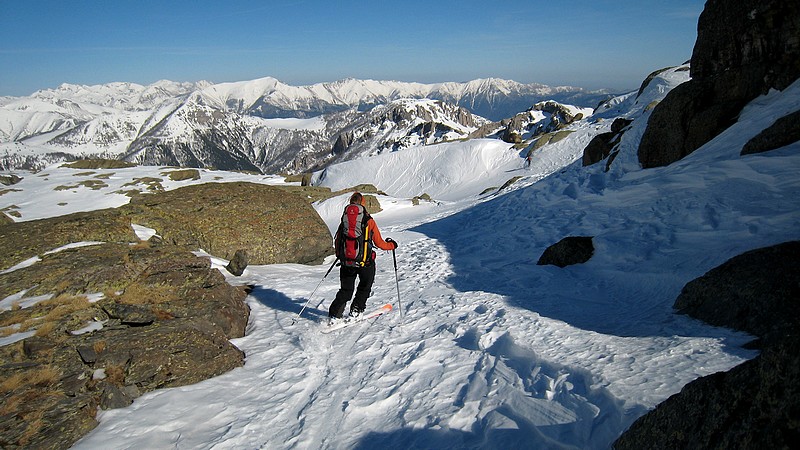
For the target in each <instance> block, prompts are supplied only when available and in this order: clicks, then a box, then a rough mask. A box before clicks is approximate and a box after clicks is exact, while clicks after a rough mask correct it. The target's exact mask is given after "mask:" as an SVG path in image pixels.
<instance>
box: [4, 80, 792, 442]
mask: <svg viewBox="0 0 800 450" xmlns="http://www.w3.org/2000/svg"><path fill="white" fill-rule="evenodd" d="M674 73H675V74H677V73H678V72H674ZM667 75H669V74H667ZM665 76H666V75H665ZM676 76H677V75H676ZM682 76H685V74H684V75H682ZM651 84H652V83H651ZM658 85H659V83H656V84H655V86H658ZM643 95H644V94H643ZM640 101H641V104H642V105H646V104H649V103H650V99H647V98H645V99H641V98H640ZM798 104H800V82H798V83H795V85H793V86H792V87H790V88H788V89H787V90H786V91H785V92H783V93H771V94H770V95H767V96H764V97H762V98H759V99H757V100H756V101H754V102H753V103H752V104H751V105H750V106H748V107H747V108H745V110H744V111H743V112H742V114H741V115H740V118H739V122H738V123H737V124H735V125H734V126H732V127H731V128H730V129H729V130H727V131H726V132H725V133H723V134H722V135H721V136H720V137H718V138H717V139H715V140H713V141H711V142H710V143H709V144H707V145H706V146H704V147H703V148H702V149H700V150H698V151H697V152H695V153H693V154H692V155H689V156H688V157H687V158H685V159H684V160H681V161H679V162H677V163H674V164H673V165H670V166H668V167H665V168H660V169H649V170H641V169H639V168H638V164H637V163H636V148H637V144H638V141H637V139H638V138H639V137H640V136H641V133H642V130H643V129H644V126H645V125H646V117H642V118H639V120H637V121H635V122H634V124H633V125H632V128H631V129H630V130H629V131H628V132H627V133H626V134H625V136H624V137H623V139H622V144H621V150H620V155H619V156H618V157H617V159H616V160H615V163H614V165H613V166H612V168H611V170H610V171H608V172H605V171H604V170H603V167H602V165H596V166H592V167H589V168H582V167H580V163H577V164H572V165H570V164H571V162H573V161H576V160H578V159H579V158H580V149H581V148H582V146H581V144H582V143H583V142H585V140H586V139H589V138H590V137H591V135H592V133H599V132H603V131H604V130H605V129H607V124H591V125H587V124H586V123H585V122H584V123H582V124H579V125H577V128H578V129H577V130H576V131H575V132H574V133H573V134H572V135H570V136H569V137H568V138H566V139H564V140H563V141H561V142H559V143H558V144H556V145H550V146H546V147H544V148H543V149H541V150H540V151H541V152H543V153H542V155H541V156H542V158H540V159H537V160H535V161H534V163H533V164H532V167H531V168H530V169H528V170H526V171H524V173H523V179H521V180H520V181H519V182H518V183H517V184H515V185H514V186H513V188H512V191H511V192H501V193H499V194H488V195H486V196H470V197H467V198H466V199H464V200H462V201H454V202H441V203H429V202H422V203H421V204H420V205H419V206H412V204H411V202H410V201H409V200H406V199H403V198H401V197H392V196H379V199H380V201H381V205H382V206H383V208H384V210H383V211H382V212H380V213H377V214H374V216H375V220H376V222H377V223H378V226H379V227H380V228H381V231H382V234H383V235H384V236H386V237H392V238H393V239H395V240H396V241H397V242H398V243H399V244H400V247H399V248H398V249H397V251H396V253H397V262H398V274H397V275H398V277H399V286H400V297H401V298H402V303H403V310H404V317H403V320H402V322H401V321H400V320H399V319H400V315H399V314H396V313H390V314H387V315H385V316H383V317H380V318H378V319H376V320H374V321H369V322H365V323H363V324H359V325H357V326H354V327H351V328H349V329H346V330H343V331H342V332H340V333H331V334H329V335H323V334H322V333H320V332H319V327H320V324H319V322H320V321H322V320H323V319H324V318H325V316H326V311H327V307H328V305H329V304H330V302H331V301H332V299H333V298H334V296H335V294H336V291H337V290H338V280H337V277H335V276H331V277H330V278H329V279H328V280H327V281H325V282H324V283H323V284H322V285H321V287H320V288H319V290H318V291H317V292H316V294H315V297H314V298H312V299H311V301H310V307H309V308H308V309H307V310H306V311H305V312H304V314H303V315H302V317H301V318H300V319H299V320H297V322H296V323H295V324H294V325H291V323H292V319H294V318H295V317H296V315H297V312H298V311H300V309H301V307H302V305H303V304H305V303H306V301H307V300H309V299H308V296H309V295H310V293H311V292H312V290H313V289H314V287H315V286H317V284H318V283H319V282H320V280H321V279H322V277H323V275H324V274H325V272H326V271H327V270H328V267H329V266H330V264H331V263H332V262H333V261H332V259H328V260H327V261H325V262H324V263H323V264H322V265H320V266H301V265H293V264H278V265H270V266H253V267H248V268H247V270H246V271H245V273H244V274H243V276H242V277H233V276H229V280H230V281H231V283H236V284H249V285H253V286H255V289H254V290H253V291H252V293H251V294H250V295H249V296H248V297H247V302H248V304H249V305H250V308H251V318H250V322H249V325H248V329H247V335H246V336H245V337H243V338H240V339H235V340H234V343H235V344H236V345H237V346H238V347H239V348H241V349H242V350H243V351H244V352H245V355H246V362H245V365H244V366H243V367H241V368H238V369H235V370H233V371H231V372H229V373H227V374H224V375H222V376H219V377H216V378H213V379H209V380H206V381H203V382H201V383H197V384H195V385H191V386H185V387H180V388H173V389H166V390H161V391H156V392H151V393H148V394H145V395H143V396H141V397H139V398H137V399H136V400H135V401H134V403H133V404H132V405H131V406H130V407H127V408H122V409H116V410H110V411H102V412H100V413H99V419H100V425H99V426H98V427H97V428H96V429H95V430H94V431H92V432H91V433H90V434H89V435H87V436H86V437H85V438H84V439H82V440H81V441H80V442H78V443H77V444H76V446H75V447H76V448H159V449H160V448H298V449H305V448H314V449H316V448H384V449H401V448H402V449H405V448H459V449H460V448H488V449H493V448H496V449H500V448H503V449H505V448H582V449H583V448H587V449H605V448H608V447H609V446H610V445H611V443H612V442H613V441H614V439H615V438H616V437H617V436H619V434H620V433H622V432H623V431H624V430H625V429H626V428H627V427H628V426H629V425H630V423H632V421H633V420H634V419H636V418H637V417H639V416H641V415H642V414H643V413H644V412H646V411H647V410H649V409H651V408H653V407H655V406H656V405H657V404H659V403H660V402H663V401H664V400H665V399H667V398H668V397H669V396H670V395H672V394H675V393H677V392H679V391H680V390H681V388H683V386H685V385H686V384H687V383H689V382H690V381H692V380H694V379H696V378H698V377H701V376H704V375H708V374H711V373H715V372H718V371H725V370H728V369H730V368H731V367H734V366H736V365H738V364H740V363H741V362H743V361H745V360H747V359H749V358H752V357H753V356H755V354H756V353H755V352H753V351H748V350H744V349H743V348H742V345H743V344H745V343H746V342H747V341H749V340H750V336H747V335H745V334H742V333H737V332H733V331H731V330H726V329H721V328H715V327H710V326H708V325H705V324H703V323H701V322H699V321H696V320H693V319H691V318H688V317H686V316H681V315H676V314H675V313H674V311H673V310H672V307H671V305H672V303H673V302H674V299H675V296H676V295H677V293H678V292H679V291H680V288H681V286H683V285H684V284H685V283H687V282H688V281H690V280H691V279H693V278H695V277H697V276H699V275H702V274H703V273H704V272H706V271H707V270H709V269H711V268H713V267H715V266H717V265H719V264H721V263H723V262H724V261H725V260H727V259H728V258H730V257H731V256H734V255H736V254H739V253H741V252H743V251H746V250H750V249H753V248H757V247H761V246H766V245H771V244H775V243H778V242H783V241H788V240H796V239H800V214H798V204H797V198H800V179H799V178H798V177H797V173H798V170H800V151H798V150H800V143H795V144H792V145H790V146H787V147H786V148H783V149H778V150H774V151H772V152H769V153H766V154H763V155H752V156H747V157H740V156H739V155H738V151H739V149H741V147H742V145H743V144H744V142H746V141H747V140H749V139H750V138H751V137H752V136H754V135H755V134H757V133H758V132H759V131H761V130H763V129H764V128H766V127H767V126H769V125H770V124H771V123H772V122H774V119H775V118H776V117H781V115H785V114H786V113H788V112H791V111H794V110H796V108H797V105H798ZM604 127H606V128H604ZM571 140H574V141H575V142H572V143H571ZM451 145H452V146H457V145H459V144H458V143H454V144H449V145H441V146H435V148H431V149H428V150H433V151H435V152H437V153H436V154H431V155H428V156H431V157H433V158H434V159H436V160H438V161H440V162H441V161H445V162H446V163H447V164H451V163H452V160H447V158H444V159H442V158H443V156H447V155H451V156H453V155H456V156H457V157H463V156H464V155H466V154H467V153H464V152H458V151H450V150H451V147H450V146H451ZM491 148H493V149H494V150H492V149H491ZM491 148H490V147H487V146H483V147H482V151H481V152H482V153H480V154H481V156H482V157H483V156H485V155H486V154H487V153H485V151H489V152H491V151H495V152H496V155H495V156H496V157H497V161H500V163H499V165H498V166H496V169H497V170H498V173H494V174H488V176H484V177H483V178H481V179H480V180H479V182H478V183H476V186H467V185H459V186H458V189H459V190H461V192H462V193H473V192H482V190H483V189H484V188H485V187H486V186H485V183H487V182H491V183H492V184H491V185H496V184H495V183H494V182H495V181H498V180H501V179H504V178H506V177H508V176H509V174H510V173H511V172H513V171H517V170H518V169H519V165H520V164H521V158H519V159H518V160H517V161H514V160H513V159H509V158H507V154H506V153H507V152H509V151H511V150H509V148H508V147H506V148H502V147H494V146H491ZM399 155H400V153H398V154H396V155H395V154H390V155H379V156H376V157H373V158H368V159H366V160H364V161H360V162H359V163H356V162H351V163H350V166H351V168H352V169H353V170H354V171H355V172H358V169H359V166H358V164H364V165H365V166H364V167H366V165H369V166H371V167H376V166H377V167H384V168H386V169H387V170H383V171H382V172H381V173H384V174H387V175H385V176H389V174H391V171H390V170H388V168H390V167H395V168H399V167H400V166H401V165H403V167H405V165H408V166H411V165H413V164H414V161H413V160H412V161H406V162H403V161H402V160H401V159H400V156H399ZM418 156H419V155H418ZM552 161H562V162H563V165H562V169H559V170H558V173H557V174H554V172H553V166H552V165H551V162H552ZM460 163H461V164H465V165H468V164H470V163H469V161H466V162H465V161H461V162H460ZM504 164H505V165H504ZM512 164H516V165H517V166H516V167H514V166H512ZM540 164H541V165H540ZM556 165H557V164H556ZM137 170H142V169H137ZM398 170H399V169H398ZM418 170H427V171H428V172H429V173H430V174H436V173H438V174H448V173H452V172H448V171H446V170H445V171H438V168H437V167H423V168H419V169H418ZM334 172H335V171H331V172H330V173H329V175H328V176H329V179H328V181H329V182H331V183H338V182H341V181H340V180H335V179H331V178H330V177H332V176H333V174H334ZM372 173H374V172H372ZM515 173H516V172H515ZM56 175H57V174H51V177H54V178H55V176H56ZM70 176H72V175H70ZM236 176H242V175H236ZM341 176H346V174H342V175H341ZM419 180H426V182H429V183H434V184H435V186H433V187H435V188H437V189H439V190H440V191H441V192H444V189H445V188H446V185H447V184H448V183H449V182H450V180H448V179H447V178H446V177H445V178H436V177H434V176H428V175H425V174H421V175H420V177H419ZM374 181H375V184H376V185H377V186H382V185H391V182H390V181H391V180H389V181H387V182H386V183H383V182H382V180H374ZM462 181H463V180H462ZM25 182H26V181H25V180H23V182H21V183H20V184H19V185H18V186H19V187H20V189H24V188H25V186H26V185H24V184H23V183H25ZM365 182H368V181H365ZM477 184H480V185H477ZM394 186H396V187H397V188H398V189H400V188H403V189H407V191H408V192H414V195H416V194H419V193H421V192H425V191H431V192H432V191H433V190H432V189H430V190H429V189H428V188H430V187H431V186H429V185H426V186H417V187H414V186H409V185H402V184H401V183H398V184H395V185H394ZM112 188H113V187H111V188H110V189H112ZM514 189H515V190H514ZM390 194H391V192H390ZM18 195H22V194H21V193H20V192H11V193H8V194H6V195H5V196H4V197H5V198H8V199H11V201H15V202H16V200H15V196H18ZM60 195H64V194H63V193H61V194H60ZM346 197H347V196H346V195H345V196H340V197H336V198H333V199H330V200H327V201H325V202H323V203H320V204H317V205H315V207H316V208H317V211H318V212H319V213H320V215H321V216H322V218H323V220H324V221H325V222H326V223H327V224H328V227H329V229H333V228H335V226H336V223H337V221H338V218H339V216H340V214H341V209H342V208H343V206H344V202H345V201H346ZM47 198H49V197H46V196H39V197H38V199H39V205H41V202H42V201H43V200H42V199H47ZM4 201H5V200H4ZM58 201H61V202H63V201H64V200H63V199H60V198H59V199H58ZM53 204H54V205H55V204H56V203H55V199H54V202H53ZM19 206H20V211H22V212H23V213H24V214H29V212H30V211H31V209H30V208H31V207H30V204H26V203H21V204H20V205H19ZM79 206H80V205H79ZM71 207H72V206H71ZM55 209H58V208H55ZM37 212H38V211H37ZM566 235H591V236H594V242H595V246H596V249H595V255H594V256H593V257H592V258H591V259H590V260H589V261H588V262H587V263H585V264H581V265H576V266H569V267H567V268H564V269H559V268H556V267H553V266H537V265H536V259H537V258H538V257H539V255H541V253H542V251H543V250H544V249H545V248H546V247H547V246H548V245H550V244H553V243H555V242H557V241H558V240H560V239H562V238H563V237H565V236H566ZM212 261H213V262H214V263H215V265H216V266H217V267H223V266H224V265H225V264H226V261H222V260H219V259H216V258H212ZM396 298H397V292H396V287H395V273H394V267H393V264H392V261H391V254H390V253H385V252H380V254H379V257H378V261H377V275H376V283H375V286H374V289H373V294H372V297H371V298H370V300H369V301H368V307H375V306H377V305H380V304H383V303H386V302H390V301H391V302H394V301H395V300H396ZM323 300H324V301H323ZM321 301H322V305H321V306H319V307H317V304H319V303H320V302H321Z"/></svg>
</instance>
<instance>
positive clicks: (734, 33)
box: [638, 0, 800, 168]
mask: <svg viewBox="0 0 800 450" xmlns="http://www.w3.org/2000/svg"><path fill="white" fill-rule="evenodd" d="M798 35H800V5H799V4H798V3H797V2H784V1H780V0H768V1H763V2H758V3H753V2H749V1H743V0H709V1H708V2H707V3H706V6H705V9H704V10H703V13H702V14H701V15H700V20H699V22H698V33H697V42H696V43H695V47H694V51H693V53H692V59H691V69H690V70H691V76H692V79H691V80H690V81H687V82H686V83H683V84H681V85H680V86H678V87H676V88H675V89H673V90H672V91H670V93H669V94H667V96H666V97H665V98H664V100H663V101H662V102H660V103H659V104H658V105H657V106H656V107H655V109H654V110H653V113H652V115H651V116H650V118H649V121H648V126H647V129H646V130H645V132H644V134H643V135H642V140H641V144H640V146H639V152H638V156H639V162H640V164H641V165H642V167H644V168H649V167H658V166H664V165H668V164H670V163H672V162H674V161H677V160H679V159H681V158H683V157H685V156H686V155H688V154H690V153H692V152H693V151H695V150H697V149H698V148H699V147H701V146H702V145H703V144H705V143H706V142H708V141H710V140H711V139H713V138H714V137H716V136H717V135H718V134H719V133H721V132H722V131H723V130H725V129H726V128H727V127H729V126H730V125H731V124H733V123H734V122H735V120H736V119H737V116H738V114H739V112H740V111H741V109H742V107H743V106H744V105H745V104H747V103H748V102H749V101H750V100H752V99H754V98H755V97H757V96H759V95H761V94H764V93H766V92H768V91H769V89H772V88H774V89H778V90H782V89H784V88H786V87H787V86H789V84H791V83H792V82H794V80H796V79H797V78H798V76H800V40H798V39H797V36H798Z"/></svg>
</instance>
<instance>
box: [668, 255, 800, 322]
mask: <svg viewBox="0 0 800 450" xmlns="http://www.w3.org/2000/svg"><path fill="white" fill-rule="evenodd" d="M798 264H800V241H793V242H787V243H784V244H780V245H776V246H774V247H768V248H763V249H758V250H753V251H750V252H747V253H744V254H742V255H739V256H737V257H735V258H732V259H730V260H729V261H727V262H726V263H724V264H722V265H721V266H719V267H717V268H715V269H712V270H710V271H709V272H708V273H706V274H705V275H703V276H702V277H700V278H698V279H696V280H693V281H691V282H689V283H688V284H687V285H686V286H684V288H683V290H682V291H681V293H680V295H679V296H678V298H677V299H676V300H675V308H676V309H677V310H678V311H679V312H680V313H683V314H688V315H690V316H692V317H695V318H697V319H700V320H702V321H704V322H708V323H710V324H711V325H717V326H724V327H730V328H734V329H737V330H743V331H747V332H748V333H751V334H754V335H756V336H761V337H766V336H771V335H772V334H773V333H778V334H781V333H783V332H785V330H788V329H798V330H800V272H798V270H797V267H798Z"/></svg>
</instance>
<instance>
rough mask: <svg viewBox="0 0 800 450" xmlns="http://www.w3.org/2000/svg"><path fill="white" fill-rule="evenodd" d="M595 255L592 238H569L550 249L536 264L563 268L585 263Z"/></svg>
mask: <svg viewBox="0 0 800 450" xmlns="http://www.w3.org/2000/svg"><path fill="white" fill-rule="evenodd" d="M593 254H594V244H592V237H591V236H569V237H565V238H564V239H562V240H560V241H558V242H557V243H555V244H553V245H551V246H550V247H548V248H547V249H546V250H545V251H544V253H542V256H541V257H539V261H538V262H537V263H536V264H537V265H540V266H544V265H554V266H558V267H562V268H563V267H567V266H570V265H573V264H582V263H585V262H586V261H588V260H589V259H590V258H591V257H592V255H593Z"/></svg>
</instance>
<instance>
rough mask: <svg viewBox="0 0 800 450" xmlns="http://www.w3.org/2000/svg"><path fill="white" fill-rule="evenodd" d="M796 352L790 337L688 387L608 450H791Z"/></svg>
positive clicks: (799, 346)
mask: <svg viewBox="0 0 800 450" xmlns="http://www.w3.org/2000/svg"><path fill="white" fill-rule="evenodd" d="M799 354H800V340H798V337H797V335H795V336H792V337H789V338H786V339H785V340H783V341H781V342H779V343H778V344H777V345H775V346H771V347H769V348H767V349H765V350H764V352H763V353H762V354H761V355H760V356H759V357H758V358H756V359H754V360H751V361H747V362H746V363H744V364H741V365H739V366H737V367H734V368H733V369H731V370H730V371H729V372H720V373H716V374H714V375H709V376H707V377H703V378H700V379H698V380H696V381H694V382H692V383H689V384H688V385H686V386H685V387H684V388H683V390H682V391H681V392H680V393H679V394H676V395H673V396H672V397H670V398H669V399H667V400H666V401H665V402H664V403H662V404H660V405H659V406H658V407H656V409H655V410H653V411H652V412H650V413H648V414H647V415H645V416H643V417H641V418H640V419H639V420H637V421H636V422H634V424H633V425H632V426H631V427H630V429H628V431H626V432H625V433H624V434H623V435H622V437H620V439H619V440H617V441H616V442H615V443H614V445H613V448H615V449H616V450H628V449H630V450H640V449H643V448H646V449H664V450H667V449H669V450H672V449H704V448H719V449H728V448H737V449H768V448H769V449H777V448H796V446H797V442H800V441H799V440H798V439H800V425H798V421H797V408H798V404H800V403H798V399H800V383H798V382H797V380H798V377H800V358H798V356H797V355H799Z"/></svg>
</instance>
